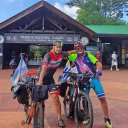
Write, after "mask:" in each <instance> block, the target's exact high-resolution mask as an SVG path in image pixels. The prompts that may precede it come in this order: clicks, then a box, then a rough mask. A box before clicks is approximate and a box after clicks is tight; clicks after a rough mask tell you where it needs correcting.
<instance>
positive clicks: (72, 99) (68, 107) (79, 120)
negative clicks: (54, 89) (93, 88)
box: [63, 72, 94, 128]
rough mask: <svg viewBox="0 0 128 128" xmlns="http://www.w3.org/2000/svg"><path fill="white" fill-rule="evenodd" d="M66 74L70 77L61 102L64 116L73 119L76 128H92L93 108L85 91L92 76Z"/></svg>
mask: <svg viewBox="0 0 128 128" xmlns="http://www.w3.org/2000/svg"><path fill="white" fill-rule="evenodd" d="M68 74H69V77H70V79H69V81H68V84H69V86H68V89H67V93H66V95H65V97H64V101H63V103H64V113H65V116H66V117H68V118H70V117H73V118H74V120H75V123H76V128H92V127H93V107H92V103H91V100H90V97H89V96H88V95H87V94H86V93H85V90H86V89H87V88H88V87H89V82H90V81H91V79H93V77H94V75H87V74H77V73H73V72H68Z"/></svg>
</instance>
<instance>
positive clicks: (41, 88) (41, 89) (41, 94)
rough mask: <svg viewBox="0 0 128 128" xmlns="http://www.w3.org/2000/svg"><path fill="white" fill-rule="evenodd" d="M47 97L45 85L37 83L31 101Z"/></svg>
mask: <svg viewBox="0 0 128 128" xmlns="http://www.w3.org/2000/svg"><path fill="white" fill-rule="evenodd" d="M46 99H48V88H47V86H46V85H37V86H36V87H35V89H34V92H33V97H32V100H33V101H42V100H46Z"/></svg>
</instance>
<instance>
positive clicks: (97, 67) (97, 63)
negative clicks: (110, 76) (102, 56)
mask: <svg viewBox="0 0 128 128" xmlns="http://www.w3.org/2000/svg"><path fill="white" fill-rule="evenodd" d="M96 69H97V71H102V64H101V63H100V62H99V61H97V62H96Z"/></svg>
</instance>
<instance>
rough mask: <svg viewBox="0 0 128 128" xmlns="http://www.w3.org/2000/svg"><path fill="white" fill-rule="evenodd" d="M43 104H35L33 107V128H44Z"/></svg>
mask: <svg viewBox="0 0 128 128" xmlns="http://www.w3.org/2000/svg"><path fill="white" fill-rule="evenodd" d="M44 109H45V105H44V102H40V103H38V105H37V104H35V107H34V118H33V128H44Z"/></svg>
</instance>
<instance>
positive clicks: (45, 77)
mask: <svg viewBox="0 0 128 128" xmlns="http://www.w3.org/2000/svg"><path fill="white" fill-rule="evenodd" d="M62 46H63V43H62V41H55V42H54V43H53V49H52V50H51V51H50V52H48V53H46V54H45V56H44V59H43V61H42V65H41V69H40V70H41V72H40V75H39V80H38V82H37V85H42V84H43V85H51V84H54V83H55V81H54V78H53V75H54V73H55V72H56V70H57V68H58V66H59V65H60V63H61V62H62V59H63V58H64V57H67V56H68V55H70V54H72V53H76V50H72V51H67V52H64V51H62ZM49 92H50V94H51V97H52V99H53V103H54V106H55V108H56V112H57V117H58V125H59V126H60V127H62V126H64V125H65V124H64V121H63V120H62V117H61V104H60V101H59V97H58V94H59V93H60V92H59V90H58V88H57V87H54V86H52V87H50V89H49Z"/></svg>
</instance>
